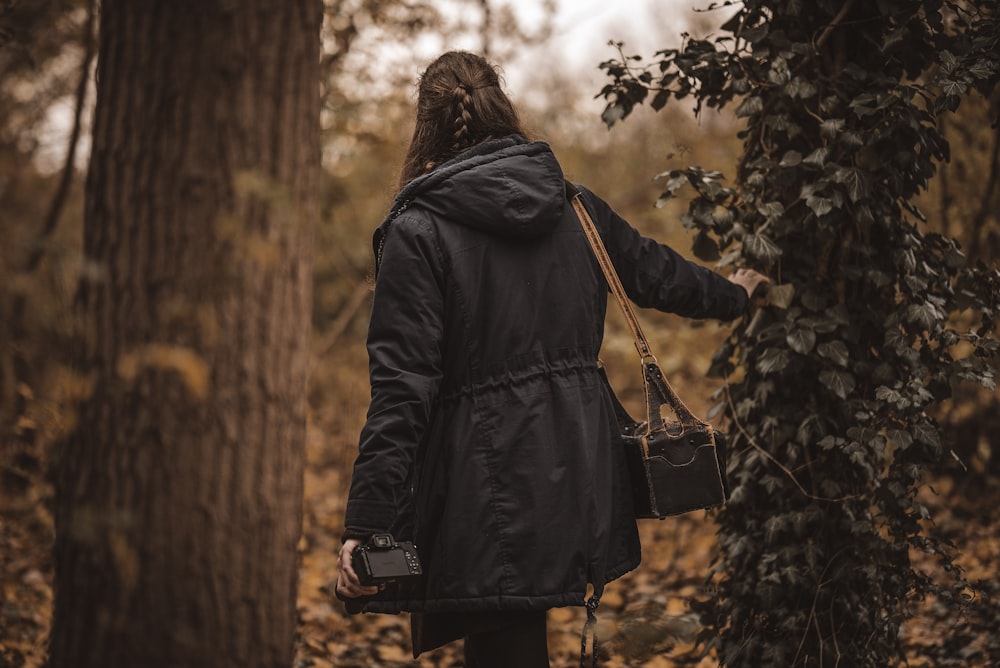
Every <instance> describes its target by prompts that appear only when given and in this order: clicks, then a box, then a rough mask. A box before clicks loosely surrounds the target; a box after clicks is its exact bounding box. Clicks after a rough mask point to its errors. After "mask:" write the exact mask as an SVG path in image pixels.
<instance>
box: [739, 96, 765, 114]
mask: <svg viewBox="0 0 1000 668" xmlns="http://www.w3.org/2000/svg"><path fill="white" fill-rule="evenodd" d="M763 108H764V101H763V100H762V99H761V98H760V97H758V96H756V95H751V96H750V97H748V98H746V99H745V100H743V102H741V103H740V106H738V107H736V118H746V117H747V116H753V115H754V114H759V113H760V112H761V110H762V109H763Z"/></svg>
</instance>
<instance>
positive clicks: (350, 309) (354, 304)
mask: <svg viewBox="0 0 1000 668" xmlns="http://www.w3.org/2000/svg"><path fill="white" fill-rule="evenodd" d="M370 292H371V286H370V285H369V284H368V283H367V282H365V281H362V282H360V283H358V284H357V285H356V286H354V292H353V293H352V294H351V296H350V297H349V298H348V300H347V304H346V305H345V306H344V307H343V308H342V309H340V313H338V314H337V319H336V320H334V321H333V325H331V326H330V331H328V332H327V333H326V335H325V336H324V337H323V341H322V343H321V344H320V345H319V352H318V353H317V355H316V357H317V358H322V357H325V356H326V355H327V353H329V352H330V351H331V350H333V347H334V346H335V345H337V341H339V340H340V337H341V336H342V335H343V334H344V332H345V331H346V330H347V326H348V325H350V324H351V320H353V319H354V314H355V313H357V312H358V309H359V308H361V305H362V304H364V303H365V299H366V298H367V297H368V294H369V293H370Z"/></svg>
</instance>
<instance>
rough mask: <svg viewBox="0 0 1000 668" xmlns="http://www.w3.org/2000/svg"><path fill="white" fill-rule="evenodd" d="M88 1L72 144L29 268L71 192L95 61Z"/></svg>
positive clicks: (39, 256) (91, 6)
mask: <svg viewBox="0 0 1000 668" xmlns="http://www.w3.org/2000/svg"><path fill="white" fill-rule="evenodd" d="M95 1H96V0H90V2H88V3H87V19H86V21H85V22H84V28H83V31H84V32H83V64H82V65H81V67H80V82H79V84H77V88H76V108H75V109H74V111H73V129H72V131H71V132H70V135H69V147H68V148H67V149H66V162H65V164H64V165H63V170H62V177H61V178H60V180H59V187H58V188H56V194H55V196H54V197H53V198H52V204H51V206H49V212H48V215H47V216H46V217H45V224H44V226H43V227H42V233H41V234H40V235H39V237H38V242H37V243H36V244H35V247H34V249H32V251H31V257H30V258H29V260H28V267H27V269H28V271H29V272H32V271H34V270H35V269H37V268H38V265H39V264H40V263H41V261H42V257H43V255H44V251H43V250H42V249H43V243H42V242H44V241H45V240H46V239H48V238H49V237H50V236H52V234H53V233H54V232H55V231H56V227H58V226H59V217H60V216H61V215H62V211H63V207H64V206H65V204H66V197H67V195H68V194H69V187H70V184H71V183H72V182H73V172H74V166H73V164H74V163H75V162H76V146H77V143H78V142H79V140H80V129H81V126H82V125H83V105H84V104H85V103H86V101H87V83H88V82H89V81H90V65H91V63H92V62H93V60H94V17H95V15H96V13H97V12H96V11H95V8H94V2H95Z"/></svg>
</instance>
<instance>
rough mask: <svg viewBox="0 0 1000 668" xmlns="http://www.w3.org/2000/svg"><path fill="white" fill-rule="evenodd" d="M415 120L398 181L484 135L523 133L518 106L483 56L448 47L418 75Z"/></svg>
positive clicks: (423, 170) (404, 181) (403, 181)
mask: <svg viewBox="0 0 1000 668" xmlns="http://www.w3.org/2000/svg"><path fill="white" fill-rule="evenodd" d="M417 90H418V93H417V122H416V127H415V128H414V130H413V139H412V140H411V141H410V147H409V150H408V151H407V154H406V158H405V160H404V163H403V170H402V174H401V175H400V183H399V187H400V188H402V187H403V186H405V185H406V184H407V183H409V182H410V181H412V180H413V179H415V178H416V177H418V176H420V175H421V174H425V173H427V172H429V171H430V170H432V169H434V167H436V166H437V165H439V164H441V163H442V162H446V161H448V160H450V159H451V158H453V157H455V156H456V155H458V154H459V153H461V152H462V151H465V150H466V149H469V148H471V147H473V146H475V145H476V144H479V143H481V142H483V141H486V140H487V139H495V138H500V137H506V136H507V135H511V134H519V135H525V134H526V133H525V131H524V128H523V127H522V125H521V121H520V118H519V117H518V115H517V110H516V109H515V108H514V105H513V104H512V103H511V101H510V99H509V98H508V97H507V95H506V94H505V93H504V92H503V90H502V89H501V87H500V77H499V75H498V73H497V70H496V68H495V67H494V66H493V65H491V64H490V63H489V62H488V61H487V60H486V59H485V58H483V57H482V56H479V55H476V54H474V53H469V52H467V51H449V52H448V53H445V54H443V55H441V56H439V57H438V58H437V59H436V60H435V61H434V62H432V63H431V64H430V65H429V66H428V67H427V69H426V70H425V71H424V73H423V75H422V76H421V77H420V83H419V85H418V89H417Z"/></svg>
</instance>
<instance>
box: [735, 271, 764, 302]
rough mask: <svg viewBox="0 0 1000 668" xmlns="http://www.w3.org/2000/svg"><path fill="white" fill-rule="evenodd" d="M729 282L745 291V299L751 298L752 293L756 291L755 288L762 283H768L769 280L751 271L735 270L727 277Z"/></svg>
mask: <svg viewBox="0 0 1000 668" xmlns="http://www.w3.org/2000/svg"><path fill="white" fill-rule="evenodd" d="M729 281H730V282H732V283H735V284H736V285H738V286H740V287H741V288H743V289H744V290H746V291H747V297H753V293H754V292H756V291H757V287H758V286H759V285H761V284H762V283H770V282H771V279H769V278H768V277H767V276H765V275H764V274H761V273H760V272H757V271H754V270H753V269H746V268H743V269H737V270H736V272H735V273H733V274H732V275H731V276H730V277H729Z"/></svg>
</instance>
